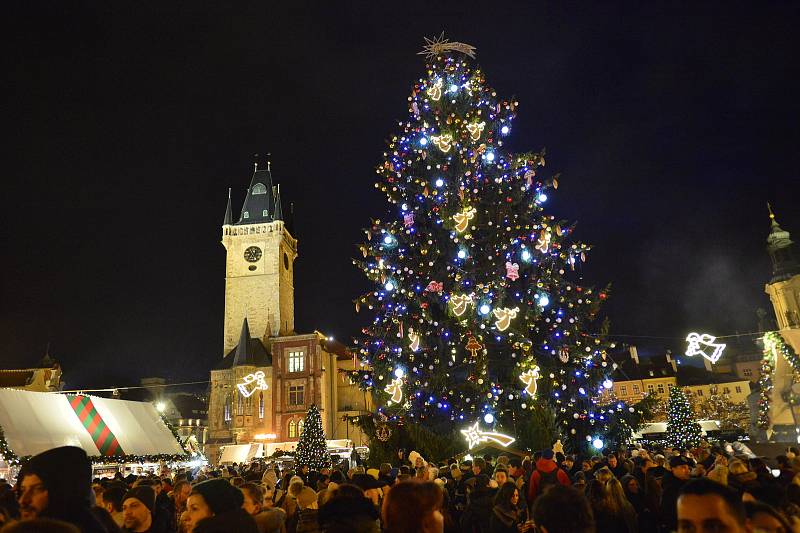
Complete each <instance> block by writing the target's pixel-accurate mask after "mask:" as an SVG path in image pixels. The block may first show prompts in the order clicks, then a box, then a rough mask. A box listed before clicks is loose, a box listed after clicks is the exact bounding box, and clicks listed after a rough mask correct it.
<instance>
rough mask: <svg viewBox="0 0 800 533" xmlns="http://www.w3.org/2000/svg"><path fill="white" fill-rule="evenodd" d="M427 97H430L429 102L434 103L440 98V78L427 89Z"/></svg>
mask: <svg viewBox="0 0 800 533" xmlns="http://www.w3.org/2000/svg"><path fill="white" fill-rule="evenodd" d="M427 93H428V96H430V97H431V100H433V101H434V102H438V101H439V98H441V97H442V78H439V79H438V80H436V82H435V83H434V84H433V85H431V86H430V87H429V88H428V91H427Z"/></svg>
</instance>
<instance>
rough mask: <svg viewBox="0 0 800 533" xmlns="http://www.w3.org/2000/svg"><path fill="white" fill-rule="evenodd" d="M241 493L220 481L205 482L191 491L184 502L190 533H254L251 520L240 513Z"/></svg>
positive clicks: (242, 497)
mask: <svg viewBox="0 0 800 533" xmlns="http://www.w3.org/2000/svg"><path fill="white" fill-rule="evenodd" d="M243 503H244V496H243V495H242V491H240V490H239V489H237V488H236V487H234V486H233V485H231V484H230V483H228V482H227V481H226V480H224V479H209V480H208V481H203V482H202V483H198V484H197V485H195V486H194V488H193V489H192V493H191V494H190V495H189V500H188V501H187V505H186V510H187V511H188V513H189V526H190V531H192V532H194V533H216V532H219V533H223V532H230V531H236V532H237V533H258V527H257V526H256V522H255V520H254V519H253V517H252V516H250V515H249V514H247V512H246V511H245V510H244V509H242V504H243Z"/></svg>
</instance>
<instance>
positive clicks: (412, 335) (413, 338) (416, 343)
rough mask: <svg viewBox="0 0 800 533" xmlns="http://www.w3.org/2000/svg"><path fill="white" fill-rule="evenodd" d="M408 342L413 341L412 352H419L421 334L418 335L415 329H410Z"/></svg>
mask: <svg viewBox="0 0 800 533" xmlns="http://www.w3.org/2000/svg"><path fill="white" fill-rule="evenodd" d="M408 340H410V341H411V344H410V348H411V351H412V352H416V351H417V350H419V333H416V332H415V331H414V330H413V329H411V328H408Z"/></svg>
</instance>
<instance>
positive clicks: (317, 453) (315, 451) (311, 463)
mask: <svg viewBox="0 0 800 533" xmlns="http://www.w3.org/2000/svg"><path fill="white" fill-rule="evenodd" d="M294 462H295V465H296V466H297V467H298V468H300V467H302V466H308V469H309V470H313V471H316V472H319V471H320V470H322V469H323V468H330V467H331V454H330V453H329V452H328V444H327V442H325V432H324V431H323V430H322V417H321V416H320V414H319V409H317V406H316V405H314V404H311V407H309V408H308V412H307V413H306V418H305V421H304V422H303V433H302V434H301V435H300V440H299V441H298V443H297V447H296V448H295V455H294Z"/></svg>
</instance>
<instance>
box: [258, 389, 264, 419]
mask: <svg viewBox="0 0 800 533" xmlns="http://www.w3.org/2000/svg"><path fill="white" fill-rule="evenodd" d="M258 418H264V393H263V392H259V393H258Z"/></svg>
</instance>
